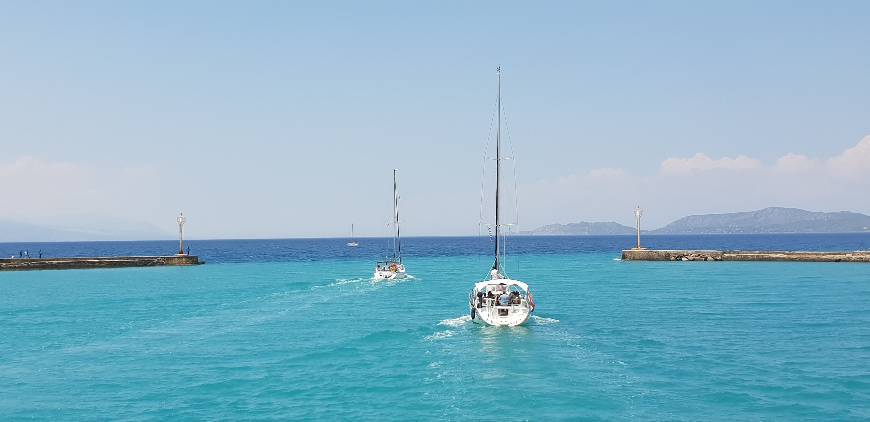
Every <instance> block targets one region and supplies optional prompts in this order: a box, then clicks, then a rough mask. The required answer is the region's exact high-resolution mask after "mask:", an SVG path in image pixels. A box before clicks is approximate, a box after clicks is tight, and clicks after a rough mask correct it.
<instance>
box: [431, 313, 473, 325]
mask: <svg viewBox="0 0 870 422" xmlns="http://www.w3.org/2000/svg"><path fill="white" fill-rule="evenodd" d="M469 322H471V317H470V316H468V315H463V316H461V317H458V318H451V319H445V320H441V322H439V323H438V325H446V326H448V327H461V326H463V325H465V324H467V323H469Z"/></svg>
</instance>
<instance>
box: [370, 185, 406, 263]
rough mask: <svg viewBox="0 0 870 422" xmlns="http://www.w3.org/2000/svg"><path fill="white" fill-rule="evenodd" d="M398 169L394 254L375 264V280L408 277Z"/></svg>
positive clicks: (394, 216) (394, 208)
mask: <svg viewBox="0 0 870 422" xmlns="http://www.w3.org/2000/svg"><path fill="white" fill-rule="evenodd" d="M398 172H399V170H398V169H394V170H393V228H395V232H394V233H393V256H392V257H389V258H387V259H385V260H383V261H378V262H377V263H376V264H375V274H374V279H375V280H397V279H402V278H405V277H407V274H406V273H405V264H403V263H402V238H401V233H400V231H399V189H398V184H397V183H396V174H397V173H398Z"/></svg>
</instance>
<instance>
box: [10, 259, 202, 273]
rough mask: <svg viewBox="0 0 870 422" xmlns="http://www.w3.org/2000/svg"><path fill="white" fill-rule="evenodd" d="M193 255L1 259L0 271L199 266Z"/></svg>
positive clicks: (199, 262)
mask: <svg viewBox="0 0 870 422" xmlns="http://www.w3.org/2000/svg"><path fill="white" fill-rule="evenodd" d="M202 263H203V262H202V261H200V260H199V257H197V256H193V255H172V256H112V257H88V258H3V259H0V271H25V270H68V269H86V268H121V267H158V266H187V265H199V264H202Z"/></svg>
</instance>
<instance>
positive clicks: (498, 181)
mask: <svg viewBox="0 0 870 422" xmlns="http://www.w3.org/2000/svg"><path fill="white" fill-rule="evenodd" d="M496 73H498V129H497V131H496V134H495V264H494V265H493V267H492V269H494V270H496V271H498V272H499V273H501V262H499V261H500V256H501V239H500V237H501V224H500V223H501V222H500V219H501V218H500V217H501V215H500V211H501V210H499V203H500V202H501V201H500V200H499V199H500V198H499V187H500V185H501V66H499V67H498V69H496Z"/></svg>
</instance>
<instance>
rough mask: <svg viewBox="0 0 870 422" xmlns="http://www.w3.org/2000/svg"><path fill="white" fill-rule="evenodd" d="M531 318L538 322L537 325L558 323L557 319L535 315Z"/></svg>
mask: <svg viewBox="0 0 870 422" xmlns="http://www.w3.org/2000/svg"><path fill="white" fill-rule="evenodd" d="M532 320H533V321H535V324H538V325H549V324H558V323H559V320H558V319H555V318H547V317H539V316H537V315H532Z"/></svg>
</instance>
